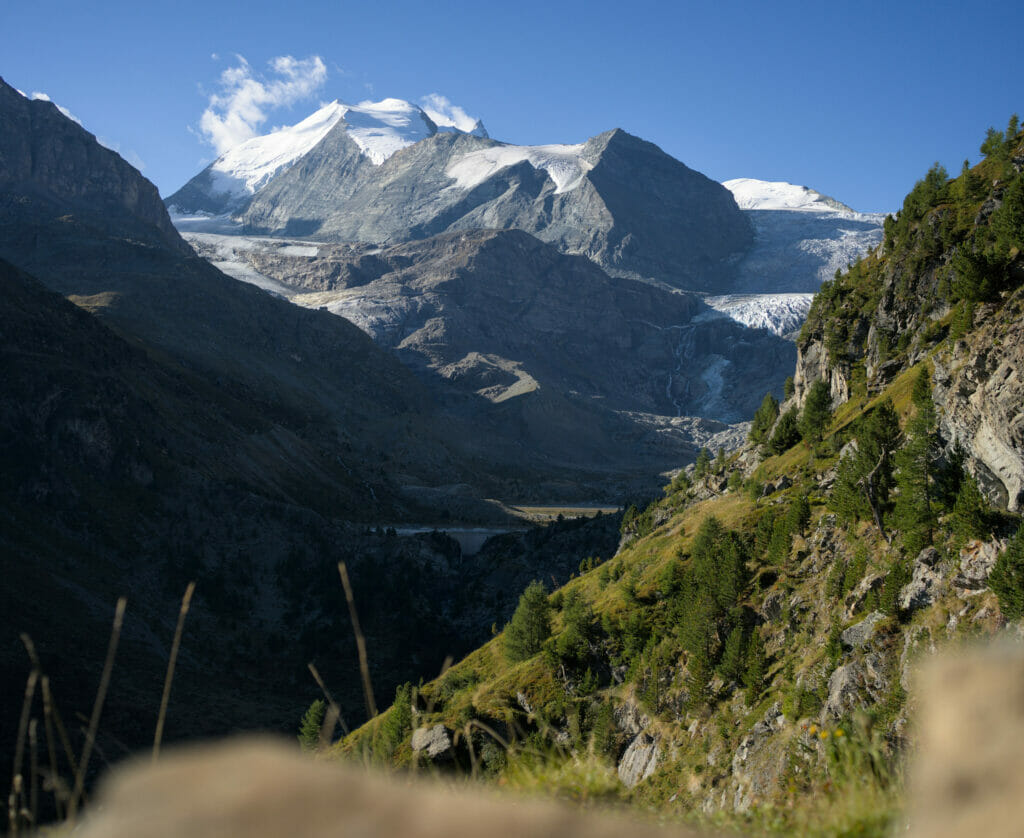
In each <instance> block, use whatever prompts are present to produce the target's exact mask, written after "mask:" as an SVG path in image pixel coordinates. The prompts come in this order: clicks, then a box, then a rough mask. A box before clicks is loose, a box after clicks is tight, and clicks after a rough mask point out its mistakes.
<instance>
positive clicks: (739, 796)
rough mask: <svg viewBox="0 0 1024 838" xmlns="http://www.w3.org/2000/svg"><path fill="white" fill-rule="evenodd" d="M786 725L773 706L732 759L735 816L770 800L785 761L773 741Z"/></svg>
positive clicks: (780, 711) (776, 707) (779, 706)
mask: <svg viewBox="0 0 1024 838" xmlns="http://www.w3.org/2000/svg"><path fill="white" fill-rule="evenodd" d="M785 724H786V717H785V716H784V715H783V714H782V709H781V705H780V704H779V703H778V702H776V703H775V704H773V705H772V706H771V707H770V708H769V709H768V712H767V713H765V715H764V717H763V718H762V719H761V720H760V721H758V722H757V723H756V724H755V725H754V726H753V727H752V728H751V729H750V732H749V733H748V734H747V735H746V736H744V737H743V739H742V740H740V744H739V747H738V748H737V749H736V752H735V753H734V754H733V758H732V783H733V794H732V807H733V808H734V809H735V810H736V811H737V812H745V811H747V810H748V809H750V807H751V806H753V805H754V803H756V802H757V801H758V800H759V799H762V798H767V797H769V796H770V794H771V793H772V791H773V790H774V789H775V787H776V785H777V784H778V780H779V778H780V777H781V776H782V772H783V771H784V770H785V765H786V762H787V757H786V749H785V748H780V747H776V742H775V738H776V735H777V734H778V732H779V731H781V730H782V729H783V728H784V727H785Z"/></svg>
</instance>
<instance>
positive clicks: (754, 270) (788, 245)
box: [722, 178, 885, 294]
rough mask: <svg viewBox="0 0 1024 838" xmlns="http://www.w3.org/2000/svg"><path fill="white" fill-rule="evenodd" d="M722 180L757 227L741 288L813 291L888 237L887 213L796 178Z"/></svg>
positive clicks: (741, 270) (742, 264)
mask: <svg viewBox="0 0 1024 838" xmlns="http://www.w3.org/2000/svg"><path fill="white" fill-rule="evenodd" d="M722 185H723V186H725V187H726V188H727V189H729V190H730V191H731V192H732V193H733V197H734V198H735V199H736V203H737V204H738V205H739V206H740V208H741V209H742V210H743V211H744V212H745V213H746V214H747V217H748V218H749V219H750V221H751V224H753V227H754V246H753V248H751V250H750V251H749V252H748V253H747V254H746V255H745V256H744V257H743V259H742V260H741V261H740V263H739V265H738V276H737V280H736V284H735V286H734V290H735V291H736V292H746V293H751V294H757V293H761V294H765V293H770V294H785V293H812V292H814V291H817V290H818V288H820V287H821V283H822V282H824V281H825V280H826V279H832V277H833V276H834V275H835V272H836V271H837V270H845V269H846V266H847V265H850V264H852V263H853V262H856V261H857V260H858V259H859V258H860V257H861V256H863V255H865V254H866V253H867V252H868V251H870V250H871V249H872V248H874V247H877V245H878V243H879V242H881V240H882V223H883V221H884V220H885V213H868V212H856V211H854V210H852V209H850V208H849V207H848V206H846V205H845V204H841V203H840V202H839V201H836V200H835V199H833V198H829V197H827V196H825V195H822V194H821V193H820V192H815V191H814V190H813V189H808V188H807V187H806V186H794V185H793V184H791V183H785V182H772V181H763V180H754V179H752V178H738V179H736V180H727V181H725V183H723V184H722Z"/></svg>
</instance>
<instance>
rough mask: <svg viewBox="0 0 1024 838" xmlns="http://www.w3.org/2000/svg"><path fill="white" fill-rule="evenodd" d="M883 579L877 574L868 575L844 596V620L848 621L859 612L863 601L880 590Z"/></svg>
mask: <svg viewBox="0 0 1024 838" xmlns="http://www.w3.org/2000/svg"><path fill="white" fill-rule="evenodd" d="M882 581H883V577H882V576H881V574H878V573H869V574H868V575H867V576H865V577H864V578H863V579H861V580H860V582H858V583H857V585H856V587H854V589H853V590H852V591H850V593H848V594H847V595H846V600H845V602H844V605H845V606H846V612H845V615H844V616H845V618H846V619H847V620H850V619H852V618H853V615H854V614H856V613H857V612H858V611H860V608H861V606H862V605H863V604H864V600H865V599H867V596H868V594H869V593H871V591H878V590H881V588H882Z"/></svg>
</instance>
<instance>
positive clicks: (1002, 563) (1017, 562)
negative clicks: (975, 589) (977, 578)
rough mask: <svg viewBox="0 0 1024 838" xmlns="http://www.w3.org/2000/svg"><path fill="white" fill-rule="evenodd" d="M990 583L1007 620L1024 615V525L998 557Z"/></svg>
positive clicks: (1017, 618)
mask: <svg viewBox="0 0 1024 838" xmlns="http://www.w3.org/2000/svg"><path fill="white" fill-rule="evenodd" d="M988 584H989V587H991V588H992V590H993V591H995V594H996V596H997V597H998V598H999V610H1000V611H1002V612H1003V616H1004V617H1005V618H1006V619H1007V620H1019V619H1020V618H1021V617H1024V526H1022V527H1021V528H1020V529H1018V530H1017V534H1016V535H1015V536H1014V537H1013V538H1012V539H1011V540H1010V543H1009V545H1008V546H1007V548H1006V550H1005V551H1003V553H1001V554H1000V556H999V558H998V559H996V564H995V567H993V568H992V575H991V576H989V578H988Z"/></svg>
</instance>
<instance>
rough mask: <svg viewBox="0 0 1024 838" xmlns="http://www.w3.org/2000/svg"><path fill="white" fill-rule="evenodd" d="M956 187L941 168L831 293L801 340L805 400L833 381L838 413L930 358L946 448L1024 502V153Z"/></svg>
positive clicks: (1004, 499) (1017, 147)
mask: <svg viewBox="0 0 1024 838" xmlns="http://www.w3.org/2000/svg"><path fill="white" fill-rule="evenodd" d="M1002 142H1003V145H1002V146H1000V147H999V148H993V149H991V150H990V153H989V155H988V157H986V159H985V160H983V161H982V162H981V163H980V164H978V166H976V167H975V168H974V169H966V168H965V170H964V171H963V172H962V173H961V174H960V176H959V177H957V178H955V179H952V180H950V179H948V178H947V176H946V174H945V172H944V171H941V170H939V169H933V170H932V171H931V172H929V174H928V176H927V177H926V178H925V179H923V180H922V181H919V182H918V184H917V185H916V186H915V189H914V191H913V192H911V194H910V195H908V197H907V200H906V202H905V204H904V207H903V209H902V210H901V211H900V213H898V214H897V215H896V216H895V217H890V218H889V219H888V220H887V222H886V227H885V241H884V242H883V246H882V247H881V248H880V249H879V250H877V251H876V252H874V253H873V254H871V255H870V256H869V257H868V258H866V259H864V260H861V261H860V262H858V263H857V264H856V265H855V266H854V267H853V268H852V269H851V270H850V271H849V272H848V273H846V274H845V275H844V276H842V277H840V278H837V279H836V280H835V281H834V282H829V283H826V284H825V285H824V286H823V288H822V293H821V294H820V295H819V296H818V297H817V298H816V300H815V303H814V306H813V307H812V309H811V312H810V314H809V317H808V321H807V324H806V325H805V326H804V329H803V332H802V334H801V337H800V340H799V341H798V347H797V349H798V353H799V358H798V361H797V370H796V375H795V383H796V402H797V403H798V404H802V403H803V398H804V396H805V394H806V392H807V388H808V386H809V385H810V384H811V383H813V382H814V381H816V380H818V379H822V380H824V381H826V382H827V383H828V385H829V390H830V392H831V394H832V397H833V400H834V402H835V403H836V404H840V403H842V402H845V401H847V400H848V399H849V398H850V396H851V395H852V394H853V393H854V392H856V391H857V390H858V389H863V388H866V390H867V391H868V392H878V391H879V390H881V389H882V388H883V387H885V385H886V384H888V383H889V382H890V381H892V380H893V378H894V377H895V376H897V375H898V374H899V373H900V372H902V371H903V370H905V369H907V368H908V367H910V366H912V365H913V364H915V363H918V362H919V361H921V360H922V359H925V358H927V359H929V362H930V363H931V364H933V365H934V369H935V388H934V399H935V405H936V409H937V411H938V414H939V417H940V425H941V430H942V435H943V439H944V441H945V444H946V445H947V448H948V449H949V450H952V449H953V448H954V447H956V446H957V445H959V446H962V447H963V448H964V449H965V450H966V452H967V455H968V458H969V463H970V468H971V471H972V472H973V473H974V474H975V475H976V477H977V479H978V481H979V483H981V485H982V486H983V488H984V489H985V490H986V491H987V492H988V494H989V495H990V497H991V498H992V499H993V500H994V501H996V502H998V503H999V504H1000V505H1002V506H1003V507H1004V508H1008V509H1010V510H1011V511H1018V510H1019V509H1020V508H1021V503H1022V502H1024V498H1022V496H1021V491H1022V487H1024V453H1022V448H1021V440H1022V437H1021V425H1022V423H1024V417H1022V415H1021V412H1020V405H1021V404H1024V380H1022V379H1021V378H1020V377H1019V375H1018V374H1017V370H1019V369H1020V366H1019V365H1020V361H1021V353H1022V351H1024V349H1022V343H1021V339H1022V334H1021V332H1020V329H1019V319H1020V311H1021V305H1022V291H1021V283H1022V281H1024V257H1022V256H1021V248H1022V246H1024V230H1022V228H1024V209H1022V207H1024V199H1022V197H1021V195H1022V191H1024V146H1021V144H1020V143H1019V142H1018V138H1016V137H1007V138H1006V139H1005V140H1003V141H1002Z"/></svg>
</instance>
